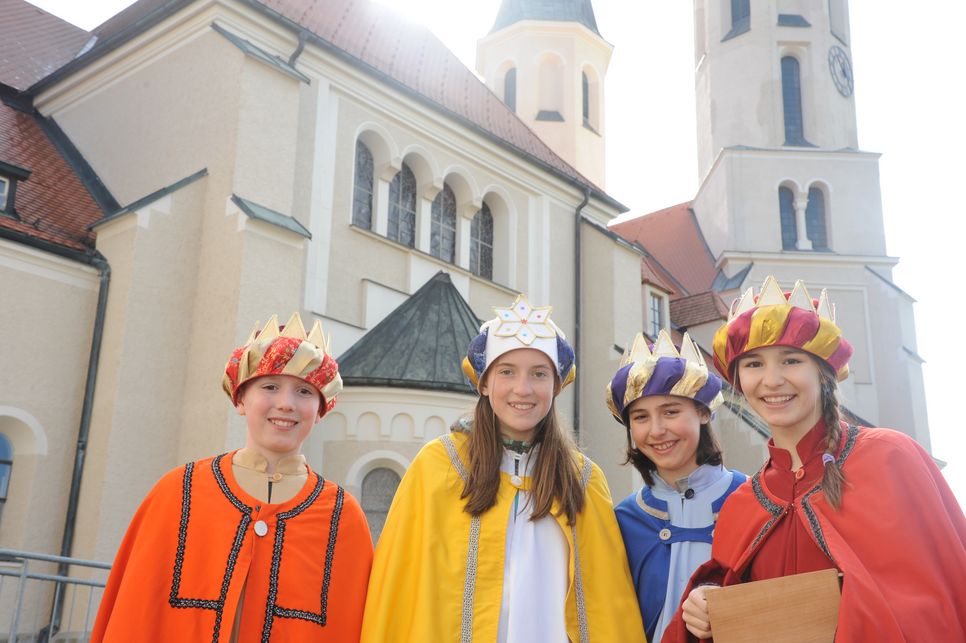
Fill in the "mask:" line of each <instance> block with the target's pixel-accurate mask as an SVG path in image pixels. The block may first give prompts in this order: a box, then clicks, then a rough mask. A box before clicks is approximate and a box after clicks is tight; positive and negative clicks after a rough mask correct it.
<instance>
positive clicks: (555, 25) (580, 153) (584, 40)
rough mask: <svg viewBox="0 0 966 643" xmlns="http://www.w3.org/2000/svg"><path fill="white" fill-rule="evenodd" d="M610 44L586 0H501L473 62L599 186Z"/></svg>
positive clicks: (555, 147)
mask: <svg viewBox="0 0 966 643" xmlns="http://www.w3.org/2000/svg"><path fill="white" fill-rule="evenodd" d="M612 50H613V47H612V46H611V45H610V44H609V43H607V41H605V40H604V39H603V37H602V36H601V35H600V32H599V31H598V30H597V20H596V19H595V17H594V8H593V6H592V4H591V1H590V0H550V1H549V2H548V1H547V0H503V3H502V5H501V6H500V11H499V13H498V14H497V17H496V21H495V22H494V23H493V28H492V29H491V30H490V33H489V34H487V36H486V37H484V38H482V39H481V40H480V41H479V43H478V44H477V50H476V51H477V54H476V70H477V72H479V73H480V75H482V76H483V78H484V80H485V82H486V85H487V87H489V88H490V89H491V90H492V91H493V92H494V93H495V94H496V95H497V96H499V97H500V98H502V99H503V101H504V102H505V103H506V104H507V106H508V107H509V108H510V109H512V110H513V111H514V112H516V114H517V115H518V116H519V117H520V118H521V119H522V120H523V122H525V123H526V124H527V125H528V126H529V127H530V128H531V129H532V130H533V131H534V132H536V133H537V134H538V135H539V136H540V138H542V139H543V140H544V142H546V143H547V145H549V146H550V148H551V149H552V150H553V151H554V152H556V153H557V154H558V155H559V156H560V157H561V158H563V159H564V160H565V161H567V162H568V163H570V164H571V165H572V166H573V167H575V168H576V169H577V170H578V171H580V173H581V174H583V175H584V176H586V177H587V178H588V179H590V180H591V181H593V182H594V183H595V184H597V185H598V186H600V187H601V188H603V187H604V176H605V174H604V133H605V131H604V77H605V74H606V73H607V66H608V64H609V63H610V56H611V52H612Z"/></svg>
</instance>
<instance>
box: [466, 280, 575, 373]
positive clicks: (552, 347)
mask: <svg viewBox="0 0 966 643" xmlns="http://www.w3.org/2000/svg"><path fill="white" fill-rule="evenodd" d="M552 310H553V308H552V307H550V306H543V307H535V306H531V305H530V302H529V301H528V300H527V296H526V295H518V296H517V298H516V299H515V300H514V301H513V303H512V304H511V305H510V306H509V307H507V308H494V309H493V311H494V312H495V313H496V318H494V319H491V320H490V321H488V322H486V323H484V324H483V325H482V326H480V334H479V335H477V336H476V337H474V338H473V340H472V341H471V342H470V345H469V348H468V349H467V351H466V357H465V358H463V372H464V373H466V376H467V377H468V378H469V379H470V381H471V382H472V383H473V386H475V387H476V390H477V391H479V390H480V383H481V382H482V381H483V375H484V374H485V373H486V369H487V368H489V366H490V364H492V363H493V361H494V360H495V359H496V358H497V357H499V356H500V355H502V354H504V353H507V352H509V351H512V350H515V349H517V348H533V349H535V350H538V351H540V352H542V353H544V354H545V355H547V357H549V358H550V361H551V362H553V365H554V368H555V369H556V371H557V377H558V378H559V383H560V389H561V390H562V389H563V388H564V387H565V386H567V385H568V384H570V383H571V382H572V381H574V377H575V376H576V372H577V367H576V366H575V365H574V349H573V348H571V346H570V344H568V343H567V338H566V337H565V336H564V333H563V331H562V330H560V329H559V328H558V327H557V325H556V324H555V323H553V321H551V320H550V313H551V311H552Z"/></svg>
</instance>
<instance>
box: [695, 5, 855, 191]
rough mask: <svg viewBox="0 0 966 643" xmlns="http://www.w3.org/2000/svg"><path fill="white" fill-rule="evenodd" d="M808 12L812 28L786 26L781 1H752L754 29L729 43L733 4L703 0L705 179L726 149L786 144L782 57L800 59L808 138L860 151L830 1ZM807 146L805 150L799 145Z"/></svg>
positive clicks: (700, 109)
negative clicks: (832, 55)
mask: <svg viewBox="0 0 966 643" xmlns="http://www.w3.org/2000/svg"><path fill="white" fill-rule="evenodd" d="M807 4H808V7H807V10H805V9H804V8H803V9H802V10H801V15H803V16H804V17H805V18H806V19H807V20H808V21H809V22H810V23H811V25H812V26H811V27H809V28H795V27H779V26H777V25H778V14H779V13H789V12H790V13H797V12H798V9H796V8H794V7H792V8H790V10H786V9H785V8H780V7H779V6H778V5H777V4H776V3H774V2H752V3H751V30H750V31H748V32H745V33H743V34H740V35H738V36H736V37H734V38H730V39H728V40H725V41H723V42H722V38H724V36H725V34H727V33H728V31H729V30H730V29H731V5H730V4H729V3H727V2H715V1H714V0H695V19H696V20H697V21H699V22H698V24H696V28H695V35H696V40H697V42H696V43H695V48H696V51H697V52H698V55H697V60H696V61H695V63H696V69H695V87H696V97H697V101H696V102H697V115H698V137H697V140H698V178H699V180H703V179H704V177H705V176H706V174H707V173H708V171H709V170H710V168H711V165H712V164H713V163H714V159H715V157H716V156H717V154H718V151H719V150H721V149H722V148H727V147H731V146H735V145H747V146H750V147H758V148H770V149H774V148H780V147H781V146H782V145H783V143H784V142H785V125H784V111H783V103H782V82H781V58H782V56H785V55H791V56H793V57H795V58H796V59H797V60H798V61H799V64H800V68H801V84H802V114H803V119H804V127H803V129H804V134H805V138H806V139H807V140H808V141H809V142H810V143H812V144H814V145H817V146H818V147H820V148H824V149H829V150H838V149H843V148H851V149H853V150H854V149H858V147H859V145H858V140H857V133H856V120H855V97H854V95H853V96H850V97H848V98H846V97H843V96H842V95H840V94H839V93H838V91H837V90H836V89H835V85H834V84H833V82H832V77H831V75H830V74H829V65H828V52H829V48H830V47H832V46H833V45H837V46H840V47H842V48H843V49H844V50H845V51H846V52H848V51H849V47H848V45H846V44H844V43H843V42H841V41H840V40H839V39H837V38H836V37H834V36H833V35H832V32H831V30H830V29H829V19H828V15H827V11H828V3H824V2H821V3H819V2H814V3H807ZM799 149H801V148H799Z"/></svg>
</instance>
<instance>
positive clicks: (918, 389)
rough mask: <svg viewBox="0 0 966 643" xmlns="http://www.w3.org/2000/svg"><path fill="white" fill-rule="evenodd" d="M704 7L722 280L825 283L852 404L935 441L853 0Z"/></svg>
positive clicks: (699, 49) (706, 215)
mask: <svg viewBox="0 0 966 643" xmlns="http://www.w3.org/2000/svg"><path fill="white" fill-rule="evenodd" d="M694 17H695V32H694V33H695V91H696V101H697V121H698V123H697V129H698V172H699V177H698V178H699V185H700V187H699V189H698V194H697V196H696V197H695V200H694V202H693V204H692V208H693V210H694V213H695V216H696V217H697V220H698V223H699V225H700V227H701V230H702V232H703V234H704V237H705V239H706V241H707V243H708V246H709V248H710V250H711V252H712V254H713V256H714V257H716V258H717V261H718V268H719V269H720V271H721V274H719V278H718V281H717V282H716V285H717V286H718V287H719V288H722V289H733V288H738V287H740V288H747V287H749V286H751V285H755V286H756V287H757V286H759V285H760V284H761V281H762V279H763V278H764V277H765V276H766V275H768V274H774V275H775V276H776V277H777V278H778V280H779V282H780V283H781V284H782V285H783V286H785V287H786V288H788V287H790V286H791V285H792V283H793V281H794V279H796V278H802V279H804V280H805V281H806V284H807V285H808V286H810V287H812V288H814V290H815V291H816V292H813V293H812V294H813V296H815V297H817V296H818V290H820V289H821V288H823V287H826V288H828V289H829V292H830V294H831V295H832V300H833V301H837V302H838V304H839V306H838V310H839V321H840V323H841V324H842V326H843V327H844V328H845V329H846V332H847V334H848V336H849V338H850V340H853V343H854V344H855V356H854V358H853V362H852V373H853V375H852V377H851V378H850V379H849V380H847V381H846V383H845V384H844V386H843V391H842V392H843V394H844V400H843V401H844V403H845V405H846V406H847V407H848V408H850V409H851V410H853V411H854V412H855V413H857V414H858V415H860V416H861V417H863V418H864V419H865V420H867V421H869V422H871V423H879V424H881V425H885V426H895V427H896V428H901V429H903V430H905V431H908V432H909V433H910V434H911V435H912V436H913V437H914V438H916V439H917V440H918V441H919V442H920V443H922V444H923V445H924V446H926V448H928V447H929V433H928V426H927V422H926V409H925V392H924V386H923V382H922V369H921V363H922V360H921V359H920V358H919V357H918V356H917V354H916V337H915V323H914V320H913V313H912V303H913V301H914V300H913V299H912V298H911V297H910V296H909V295H907V294H906V293H905V292H903V291H902V290H901V289H899V288H898V287H897V286H895V284H894V283H893V281H892V269H893V267H894V266H895V265H896V263H897V262H898V259H896V258H895V257H890V256H888V255H887V254H886V242H885V229H884V224H883V217H882V204H881V194H880V188H879V167H878V159H879V155H878V154H876V153H872V152H866V151H862V150H861V149H860V148H859V143H858V137H857V134H856V112H855V97H854V93H853V92H854V91H855V90H856V81H855V77H854V75H853V69H852V63H851V59H852V53H851V47H850V43H851V40H850V35H849V17H848V1H847V0H770V1H768V2H752V1H751V0H729V1H727V2H726V1H724V0H694ZM860 74H861V70H860ZM859 78H861V75H859ZM853 338H854V339H853Z"/></svg>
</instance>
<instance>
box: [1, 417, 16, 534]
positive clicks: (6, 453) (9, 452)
mask: <svg viewBox="0 0 966 643" xmlns="http://www.w3.org/2000/svg"><path fill="white" fill-rule="evenodd" d="M11 471H13V445H12V444H10V440H8V439H7V436H5V435H4V434H3V433H0V516H2V515H3V505H4V504H6V502H7V490H8V489H9V488H10V473H11Z"/></svg>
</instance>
